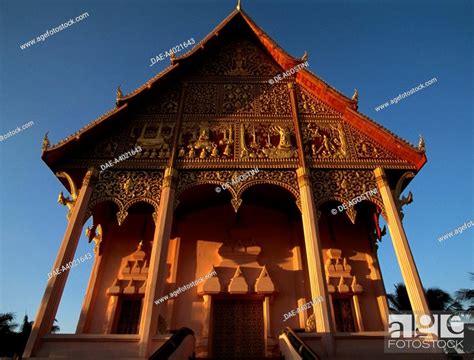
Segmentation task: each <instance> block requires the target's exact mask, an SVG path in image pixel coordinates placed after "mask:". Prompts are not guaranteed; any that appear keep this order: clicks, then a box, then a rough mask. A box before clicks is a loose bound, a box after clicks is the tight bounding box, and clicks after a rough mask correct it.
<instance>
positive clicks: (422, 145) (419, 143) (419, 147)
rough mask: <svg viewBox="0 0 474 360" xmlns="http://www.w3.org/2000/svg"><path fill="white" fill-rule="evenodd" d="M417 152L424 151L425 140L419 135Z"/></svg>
mask: <svg viewBox="0 0 474 360" xmlns="http://www.w3.org/2000/svg"><path fill="white" fill-rule="evenodd" d="M418 150H420V151H426V145H425V139H423V136H422V135H421V134H420V139H419V140H418Z"/></svg>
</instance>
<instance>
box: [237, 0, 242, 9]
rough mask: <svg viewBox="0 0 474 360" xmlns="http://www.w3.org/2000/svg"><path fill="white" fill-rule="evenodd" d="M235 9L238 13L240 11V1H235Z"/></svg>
mask: <svg viewBox="0 0 474 360" xmlns="http://www.w3.org/2000/svg"><path fill="white" fill-rule="evenodd" d="M236 9H237V10H238V11H240V9H241V7H240V0H237V7H236Z"/></svg>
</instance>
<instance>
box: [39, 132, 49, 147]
mask: <svg viewBox="0 0 474 360" xmlns="http://www.w3.org/2000/svg"><path fill="white" fill-rule="evenodd" d="M48 133H49V131H47V132H46V134H44V138H43V145H42V146H41V149H42V150H43V152H45V151H46V150H48V148H49V145H50V144H49V139H48Z"/></svg>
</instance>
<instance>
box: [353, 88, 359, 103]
mask: <svg viewBox="0 0 474 360" xmlns="http://www.w3.org/2000/svg"><path fill="white" fill-rule="evenodd" d="M352 100H354V101H359V92H358V91H357V89H354V95H352Z"/></svg>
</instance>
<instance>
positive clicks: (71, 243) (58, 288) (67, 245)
mask: <svg viewBox="0 0 474 360" xmlns="http://www.w3.org/2000/svg"><path fill="white" fill-rule="evenodd" d="M97 175H98V171H97V170H96V169H92V168H91V169H89V170H88V171H87V172H86V175H85V176H84V179H83V181H82V186H81V189H80V190H79V194H78V195H77V198H76V199H75V201H74V204H73V206H72V208H71V209H70V213H69V222H68V225H67V228H66V232H65V234H64V237H63V241H62V242H61V247H60V248H59V251H58V255H57V256H56V261H55V262H54V265H53V269H56V268H61V267H62V266H63V265H66V264H68V263H69V262H71V261H72V260H73V259H74V254H75V253H76V248H77V244H78V242H79V238H80V237H81V232H82V227H83V224H84V216H85V214H86V211H87V206H88V204H89V199H90V197H91V195H92V191H93V188H94V184H95V182H96V181H97ZM68 275H69V271H65V272H62V273H61V274H59V275H57V276H53V277H51V278H50V279H49V281H48V284H47V287H46V290H45V292H44V295H43V299H42V300H41V304H40V307H39V310H38V313H37V314H36V318H35V321H34V323H33V329H32V330H31V334H30V337H29V339H28V343H27V344H26V348H25V351H24V354H23V358H25V359H27V358H30V357H31V356H32V355H34V353H35V351H36V350H37V348H38V347H39V345H40V342H41V338H42V337H43V336H44V335H46V334H48V333H49V332H50V331H51V327H52V326H53V321H54V318H55V316H56V312H57V311H58V307H59V302H60V301H61V296H62V294H63V291H64V287H65V285H66V280H67V277H68Z"/></svg>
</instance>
